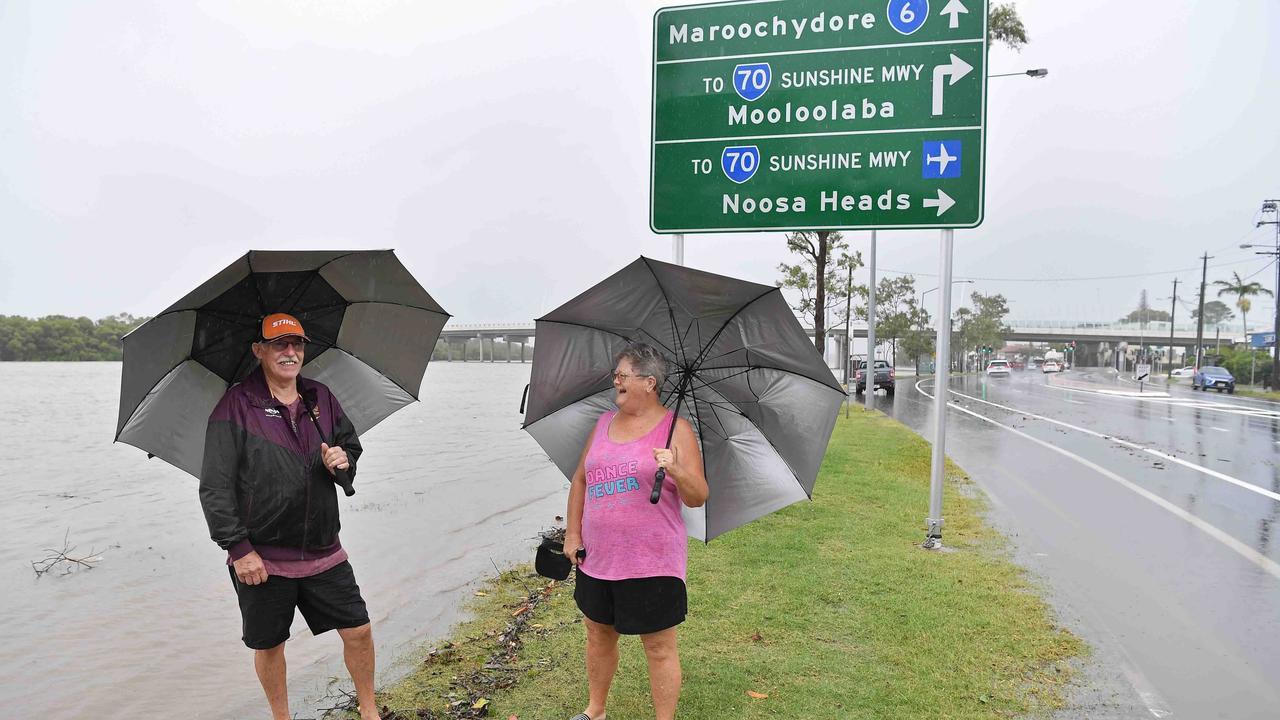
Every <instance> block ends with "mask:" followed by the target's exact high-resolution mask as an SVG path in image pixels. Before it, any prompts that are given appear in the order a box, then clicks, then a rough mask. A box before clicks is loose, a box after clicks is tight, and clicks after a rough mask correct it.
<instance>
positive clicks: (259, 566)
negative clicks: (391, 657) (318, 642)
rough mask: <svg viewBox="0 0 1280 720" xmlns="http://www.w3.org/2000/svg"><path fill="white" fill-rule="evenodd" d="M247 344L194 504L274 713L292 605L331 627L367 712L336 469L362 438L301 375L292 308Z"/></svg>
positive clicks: (282, 717) (358, 605) (366, 673)
mask: <svg viewBox="0 0 1280 720" xmlns="http://www.w3.org/2000/svg"><path fill="white" fill-rule="evenodd" d="M251 349H252V351H253V355H254V357H255V358H257V359H258V368H257V369H255V370H254V371H253V372H252V373H250V374H249V376H248V377H246V378H245V379H244V380H243V381H241V382H240V383H238V384H237V385H234V386H232V387H231V388H229V389H228V390H227V392H226V394H225V395H223V396H222V399H221V400H220V401H219V402H218V405H217V407H215V408H214V410H213V414H212V415H210V416H209V427H208V431H207V433H206V435H205V449H204V463H203V466H202V468H201V471H200V504H201V505H202V506H203V508H204V514H205V519H206V520H207V521H208V523H209V533H210V535H211V536H212V538H213V540H214V542H216V543H218V545H219V546H220V547H222V548H223V549H224V550H226V551H227V553H228V565H229V566H230V568H229V570H230V573H231V582H232V584H233V585H234V586H235V591H236V596H237V597H238V599H239V604H240V617H241V621H242V627H243V635H242V638H243V640H244V643H245V645H247V646H249V647H250V648H252V649H253V650H254V660H253V663H254V668H255V669H256V670H257V673H258V680H259V681H260V682H261V683H262V689H263V691H264V692H265V693H266V695H267V703H268V704H269V705H270V706H271V714H272V716H273V717H274V718H275V720H287V719H288V718H289V717H290V715H289V696H288V689H287V683H286V679H285V658H284V643H285V640H287V639H288V638H289V626H290V625H291V624H292V623H293V611H294V608H295V607H296V608H298V609H299V610H301V611H302V616H303V617H304V618H305V619H306V621H307V625H308V627H310V629H311V632H312V634H315V635H319V634H320V633H322V632H326V631H328V630H337V631H338V635H339V636H340V637H341V638H342V643H343V654H344V658H345V660H346V664H347V670H348V671H349V672H350V673H351V679H352V680H353V681H354V682H355V686H356V698H357V700H358V701H359V703H360V717H361V718H362V720H376V719H377V718H378V711H377V704H376V702H375V701H374V694H373V668H374V657H373V635H372V632H371V630H370V626H369V614H368V611H367V610H366V609H365V604H364V599H363V598H362V597H361V596H360V588H359V586H357V585H356V579H355V575H354V573H353V572H352V569H351V564H350V563H349V562H347V553H346V551H345V550H343V549H342V544H341V543H340V542H339V541H338V527H339V523H338V498H337V493H336V491H335V489H334V482H335V478H336V476H337V474H338V472H339V471H345V472H346V473H350V475H351V476H352V477H354V475H355V471H356V460H358V459H359V457H360V452H361V447H360V441H359V439H358V438H357V437H356V432H355V428H354V427H353V426H352V425H351V421H350V420H349V419H348V418H347V417H346V416H345V415H344V414H343V412H342V407H341V406H340V405H339V404H338V400H337V398H335V397H334V396H333V394H332V393H330V392H329V388H327V387H325V386H324V385H323V384H321V383H318V382H315V381H313V380H308V379H305V378H301V377H299V374H298V373H299V371H300V370H301V369H302V362H303V357H304V356H305V353H306V349H307V335H306V333H305V331H304V330H303V328H302V323H301V322H299V321H298V319H297V318H295V317H293V316H292V315H287V314H284V313H276V314H273V315H268V316H267V317H266V318H265V319H263V321H262V328H261V334H260V338H259V340H258V341H256V342H254V343H253V344H252V346H251ZM325 438H331V439H332V441H333V446H332V447H330V445H329V444H328V443H327V442H325Z"/></svg>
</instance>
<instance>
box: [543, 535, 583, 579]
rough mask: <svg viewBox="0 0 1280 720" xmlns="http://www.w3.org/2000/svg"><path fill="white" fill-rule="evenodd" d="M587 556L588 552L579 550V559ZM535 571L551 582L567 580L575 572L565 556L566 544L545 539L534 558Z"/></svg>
mask: <svg viewBox="0 0 1280 720" xmlns="http://www.w3.org/2000/svg"><path fill="white" fill-rule="evenodd" d="M586 556H587V551H586V550H583V549H581V548H579V549H578V559H579V560H581V559H582V558H585V557H586ZM533 569H534V571H535V572H537V573H538V574H539V575H541V576H542V577H544V578H549V579H551V580H566V579H568V577H569V572H570V571H571V570H573V563H571V562H569V558H567V557H565V556H564V543H562V542H560V541H559V540H555V539H553V538H549V537H544V538H542V543H541V544H540V545H538V551H537V553H535V554H534V556H533Z"/></svg>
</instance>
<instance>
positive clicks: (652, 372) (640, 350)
mask: <svg viewBox="0 0 1280 720" xmlns="http://www.w3.org/2000/svg"><path fill="white" fill-rule="evenodd" d="M623 360H627V361H629V362H630V363H631V369H633V370H635V374H636V375H643V376H645V377H651V378H653V379H654V380H657V381H658V385H657V388H658V390H659V391H661V390H662V383H663V381H664V380H666V379H667V359H666V358H665V357H663V356H662V353H660V352H658V349H657V348H655V347H654V346H652V345H649V344H647V343H642V342H633V343H630V344H629V345H627V346H626V347H625V348H623V349H622V350H621V352H619V353H618V354H617V355H615V356H614V358H613V364H614V367H617V364H618V363H620V362H622V361H623Z"/></svg>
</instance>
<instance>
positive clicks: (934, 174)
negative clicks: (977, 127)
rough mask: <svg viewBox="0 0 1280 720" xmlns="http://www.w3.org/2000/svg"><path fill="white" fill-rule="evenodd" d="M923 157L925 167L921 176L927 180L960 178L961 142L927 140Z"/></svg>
mask: <svg viewBox="0 0 1280 720" xmlns="http://www.w3.org/2000/svg"><path fill="white" fill-rule="evenodd" d="M922 155H924V167H923V168H922V170H923V172H922V174H921V176H922V177H924V178H925V179H935V178H955V177H960V155H961V146H960V141H959V140H925V141H924V152H923V153H922Z"/></svg>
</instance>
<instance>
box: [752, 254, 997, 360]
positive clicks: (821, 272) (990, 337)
mask: <svg viewBox="0 0 1280 720" xmlns="http://www.w3.org/2000/svg"><path fill="white" fill-rule="evenodd" d="M787 248H788V249H789V250H790V251H791V252H792V253H793V254H795V255H797V256H798V257H799V262H797V263H796V264H794V265H791V264H787V263H783V264H781V265H779V266H778V272H780V273H781V274H782V279H781V280H779V281H778V283H777V284H778V287H782V288H787V289H789V290H795V291H797V292H798V293H799V300H798V301H797V302H796V303H795V304H794V305H792V309H793V310H795V311H796V313H797V314H798V315H800V316H801V317H803V318H804V319H805V320H807V321H809V322H812V323H813V327H814V342H815V344H816V345H817V347H818V350H819V352H821V351H822V348H823V347H825V344H826V334H827V332H828V331H829V328H828V327H827V316H828V314H830V315H831V316H832V320H833V322H834V324H835V325H836V326H843V325H845V323H846V322H848V321H849V320H851V319H856V320H866V319H867V299H868V295H869V290H868V288H867V286H866V285H860V284H855V283H854V282H853V271H854V270H857V269H858V268H860V267H862V266H863V262H862V253H860V252H856V251H855V252H849V243H848V242H847V241H845V239H844V235H843V234H841V233H839V232H835V231H829V230H818V231H807V232H794V233H790V234H788V235H787ZM820 277H821V278H822V279H821V281H819V278H820ZM932 290H933V289H932V288H931V289H926V290H924V291H923V292H921V293H920V294H917V289H916V280H915V278H914V277H913V276H911V275H904V276H901V277H885V278H881V279H880V280H879V282H877V283H876V340H877V341H878V342H877V346H879V345H880V343H887V344H888V345H889V351H890V353H891V355H892V358H893V362H894V363H895V364H896V361H897V357H898V353H899V352H901V353H902V354H903V355H904V356H905V357H906V358H908V359H910V360H911V361H912V362H913V363H915V364H917V365H919V362H920V360H921V359H922V358H923V359H927V358H929V357H930V356H932V355H933V352H934V337H935V336H934V333H933V331H931V330H929V321H930V319H931V317H932V316H931V315H930V314H929V312H928V311H927V310H925V309H924V302H923V294H924V293H927V292H931V291H932ZM969 299H970V305H971V306H970V307H961V308H959V309H958V310H956V311H955V313H954V315H953V316H952V318H951V323H952V338H953V340H954V346H955V347H954V349H955V351H956V352H965V351H966V350H967V349H969V348H975V347H982V346H991V347H1003V346H1004V337H1005V335H1007V334H1008V333H1009V328H1008V326H1006V325H1005V323H1004V319H1005V317H1006V316H1008V314H1009V304H1008V301H1007V300H1006V299H1005V297H1004V296H1003V295H1000V294H994V295H984V294H982V293H978V292H975V293H972V294H970V296H969ZM850 313H852V314H850Z"/></svg>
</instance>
